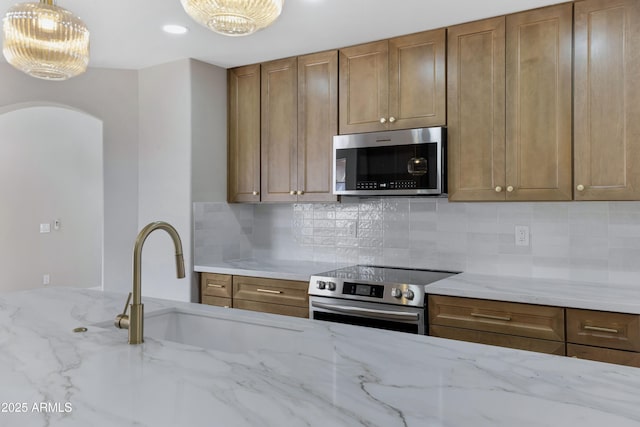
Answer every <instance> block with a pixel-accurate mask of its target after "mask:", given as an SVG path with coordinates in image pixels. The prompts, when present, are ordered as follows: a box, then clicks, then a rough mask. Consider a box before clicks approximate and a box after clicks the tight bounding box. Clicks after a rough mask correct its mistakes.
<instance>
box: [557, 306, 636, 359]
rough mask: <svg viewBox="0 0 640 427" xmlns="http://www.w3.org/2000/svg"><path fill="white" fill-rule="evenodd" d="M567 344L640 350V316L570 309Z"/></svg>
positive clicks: (568, 312) (568, 311)
mask: <svg viewBox="0 0 640 427" xmlns="http://www.w3.org/2000/svg"><path fill="white" fill-rule="evenodd" d="M567 341H568V342H570V343H574V344H585V345H590V346H596V347H609V348H616V349H619V350H632V351H640V315H637V314H623V313H612V312H607V311H592V310H580V309H575V308H568V309H567Z"/></svg>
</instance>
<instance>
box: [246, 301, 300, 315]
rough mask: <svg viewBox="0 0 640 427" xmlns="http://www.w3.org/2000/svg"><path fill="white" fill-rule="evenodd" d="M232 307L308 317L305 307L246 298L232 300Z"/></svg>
mask: <svg viewBox="0 0 640 427" xmlns="http://www.w3.org/2000/svg"><path fill="white" fill-rule="evenodd" d="M233 307H234V308H241V309H243V310H252V311H260V312H262V313H273V314H282V315H285V316H294V317H304V318H308V317H309V309H308V308H306V307H295V306H292V305H282V304H271V303H267V302H258V301H246V300H238V299H236V300H234V301H233Z"/></svg>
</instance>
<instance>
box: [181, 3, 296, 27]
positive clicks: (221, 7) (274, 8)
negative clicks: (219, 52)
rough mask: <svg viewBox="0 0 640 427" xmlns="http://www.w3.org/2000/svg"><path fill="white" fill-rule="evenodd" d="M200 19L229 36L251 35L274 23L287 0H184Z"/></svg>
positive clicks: (188, 12)
mask: <svg viewBox="0 0 640 427" xmlns="http://www.w3.org/2000/svg"><path fill="white" fill-rule="evenodd" d="M180 1H181V3H182V7H183V8H184V10H185V11H186V12H187V14H189V16H191V17H192V18H193V19H195V20H196V21H197V22H198V23H200V24H202V25H204V26H205V27H207V28H209V29H211V30H213V31H215V32H216V33H220V34H223V35H225V36H247V35H249V34H252V33H254V32H256V31H258V30H260V29H262V28H265V27H268V26H269V25H271V24H272V23H273V22H274V21H275V20H276V19H277V18H278V16H280V13H281V12H282V7H283V6H284V0H180Z"/></svg>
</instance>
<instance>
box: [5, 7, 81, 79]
mask: <svg viewBox="0 0 640 427" xmlns="http://www.w3.org/2000/svg"><path fill="white" fill-rule="evenodd" d="M2 30H3V33H4V41H3V44H2V53H3V54H4V57H5V58H6V59H7V62H9V64H11V65H13V66H14V67H15V68H17V69H18V70H20V71H22V72H24V73H26V74H28V75H30V76H33V77H37V78H39V79H46V80H66V79H68V78H71V77H74V76H77V75H78V74H82V73H84V72H85V71H86V69H87V65H88V64H89V30H88V29H87V27H86V25H85V24H84V23H83V22H82V20H80V18H78V17H77V16H75V15H74V14H73V13H71V12H69V11H68V10H66V9H63V8H61V7H58V6H56V5H55V4H54V3H53V0H40V2H39V3H18V4H16V5H14V6H13V7H11V8H10V9H9V10H8V11H7V14H6V15H5V17H4V19H3V21H2Z"/></svg>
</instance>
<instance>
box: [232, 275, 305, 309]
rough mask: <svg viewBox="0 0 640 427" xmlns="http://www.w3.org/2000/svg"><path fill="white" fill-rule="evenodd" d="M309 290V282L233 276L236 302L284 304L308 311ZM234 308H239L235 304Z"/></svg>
mask: <svg viewBox="0 0 640 427" xmlns="http://www.w3.org/2000/svg"><path fill="white" fill-rule="evenodd" d="M308 288H309V283H307V282H297V281H292V280H276V279H264V278H260V277H245V276H233V299H234V300H236V299H238V300H248V301H257V302H267V303H273V304H283V305H290V306H294V307H302V308H304V309H306V310H308V309H309V296H308V293H307V292H308ZM234 302H235V301H234ZM234 307H239V306H237V305H236V304H235V303H234Z"/></svg>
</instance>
